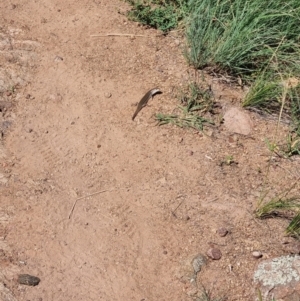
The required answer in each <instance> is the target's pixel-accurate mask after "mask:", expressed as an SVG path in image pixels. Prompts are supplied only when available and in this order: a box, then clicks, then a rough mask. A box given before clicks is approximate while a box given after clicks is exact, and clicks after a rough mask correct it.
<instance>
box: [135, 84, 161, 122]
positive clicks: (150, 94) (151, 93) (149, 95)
mask: <svg viewBox="0 0 300 301" xmlns="http://www.w3.org/2000/svg"><path fill="white" fill-rule="evenodd" d="M156 93H161V92H160V90H159V89H157V88H154V89H151V90H150V91H148V92H147V93H146V94H145V95H144V97H143V98H142V99H141V100H140V102H139V103H138V106H137V108H136V111H135V113H134V114H133V116H132V120H134V118H135V117H136V115H137V114H138V113H139V111H140V110H141V109H142V108H143V107H145V106H146V105H147V103H148V100H149V99H150V98H153V96H154V95H155V94H156Z"/></svg>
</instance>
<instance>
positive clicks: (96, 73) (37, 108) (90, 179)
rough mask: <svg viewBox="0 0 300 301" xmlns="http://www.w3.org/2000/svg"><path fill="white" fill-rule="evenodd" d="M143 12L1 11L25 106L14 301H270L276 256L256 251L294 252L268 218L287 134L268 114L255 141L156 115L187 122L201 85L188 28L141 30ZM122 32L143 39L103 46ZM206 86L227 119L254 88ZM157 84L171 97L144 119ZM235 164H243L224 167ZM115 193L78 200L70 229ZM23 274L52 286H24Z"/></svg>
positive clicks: (4, 55)
mask: <svg viewBox="0 0 300 301" xmlns="http://www.w3.org/2000/svg"><path fill="white" fill-rule="evenodd" d="M127 9H128V7H127V5H126V4H125V3H124V2H121V1H117V0H110V1H108V0H102V1H100V0H94V1H87V0H82V1H73V0H70V1H59V0H40V1H25V0H15V1H14V2H10V1H1V3H0V15H1V18H0V59H1V60H0V71H1V73H0V84H1V87H2V88H1V89H2V90H1V94H0V95H1V101H4V102H6V104H7V103H12V104H13V106H12V107H9V105H7V106H6V107H5V106H4V108H2V109H1V114H2V117H1V124H2V132H3V133H4V135H3V138H2V142H1V149H0V150H1V153H0V158H1V165H0V181H1V203H0V226H1V228H0V230H1V231H0V232H1V237H0V238H1V240H0V249H1V252H0V264H1V273H2V274H3V275H2V276H1V279H2V283H5V285H6V288H3V292H2V296H3V300H13V296H14V297H15V300H19V301H25V300H31V301H38V300H44V301H48V300H56V301H59V300H76V301H88V300H91V301H96V300H107V301H111V300H151V301H152V300H153V301H154V300H169V301H179V300H193V299H195V298H196V296H197V294H199V292H201V289H202V286H203V285H204V286H205V287H206V288H207V289H210V290H212V293H213V296H215V297H216V296H226V297H227V298H228V300H243V301H247V300H254V294H255V292H254V289H253V283H252V277H253V272H254V270H255V267H256V265H257V262H258V261H259V260H261V259H258V260H257V259H254V258H253V257H252V252H253V251H255V250H258V251H260V252H262V253H263V258H271V257H274V256H278V255H281V254H286V252H287V251H286V250H284V249H283V246H282V240H283V235H284V227H285V226H286V222H285V221H283V220H278V219H272V220H265V221H260V220H257V219H255V218H254V215H253V210H254V209H255V208H256V204H257V203H256V202H257V200H258V197H259V195H260V193H261V191H262V190H263V183H264V181H265V176H266V173H267V170H268V159H269V152H268V148H267V145H266V142H265V139H267V138H268V139H272V137H274V135H275V130H276V123H275V122H272V121H267V120H264V119H262V118H260V117H259V116H257V115H255V114H253V113H252V114H251V119H252V121H253V123H254V129H253V132H252V134H251V135H249V136H241V135H233V134H232V133H230V132H228V131H227V130H226V129H225V128H224V126H223V125H220V126H219V127H216V128H213V129H209V131H210V132H209V133H210V135H208V136H207V135H203V134H199V133H197V132H195V131H193V130H182V129H179V128H175V127H172V126H162V127H157V126H156V122H155V120H154V118H153V115H154V114H155V113H157V112H172V110H173V109H174V108H175V107H176V105H177V100H176V98H175V94H176V90H177V88H178V87H180V86H182V87H183V86H185V85H186V83H187V82H188V81H189V80H193V79H194V73H193V72H191V71H190V69H189V68H188V67H187V63H186V61H185V60H184V57H183V55H182V46H183V40H182V39H181V38H180V36H178V35H176V36H174V35H175V34H176V32H175V33H173V34H170V35H168V36H166V37H165V36H162V35H160V34H159V32H157V31H155V30H153V29H147V28H144V27H142V26H139V25H138V24H136V23H133V22H130V21H128V20H127V19H126V17H125V16H124V15H123V13H124V12H126V10H127ZM109 33H121V34H136V35H143V37H128V36H105V37H92V36H91V35H106V34H109ZM200 77H201V76H200ZM206 81H207V85H208V84H211V85H212V89H213V91H214V93H215V95H216V99H217V100H218V102H219V103H220V104H221V106H222V108H223V109H222V110H223V111H224V110H226V108H227V107H229V106H232V105H234V106H239V104H240V101H241V97H242V95H243V92H242V91H241V90H240V89H238V88H234V87H232V88H231V87H230V85H229V84H226V83H223V82H221V81H220V80H219V79H217V78H211V77H208V76H207V77H206ZM155 86H158V87H159V88H160V89H161V90H162V91H163V94H161V95H157V96H156V97H155V98H154V99H153V101H150V106H148V107H146V108H144V109H143V110H142V111H141V112H140V113H139V115H138V116H137V118H136V120H135V121H134V122H132V120H131V116H132V114H133V112H134V110H135V107H134V106H133V104H134V103H136V102H137V101H138V100H139V99H140V98H141V97H142V96H143V94H144V93H145V92H146V91H147V90H149V89H150V88H153V87H155ZM12 87H14V89H12ZM286 130H287V128H286V127H285V126H284V125H280V127H279V137H284V135H285V133H286ZM226 156H233V158H234V161H235V162H238V164H232V165H230V166H227V165H226V164H225V165H224V164H223V165H222V164H220V163H221V162H222V161H224V160H225V158H226ZM298 166H299V159H297V158H295V159H292V160H285V159H282V158H278V157H276V158H273V159H272V162H271V165H270V171H269V175H268V181H266V186H265V187H266V188H267V189H269V190H270V196H274V195H276V194H278V193H280V192H282V191H284V190H285V189H287V188H289V187H290V185H291V184H292V183H294V182H295V181H296V179H297V178H299V176H300V174H299V168H298ZM103 190H106V191H105V192H102V193H99V194H95V195H94V196H90V197H86V198H82V199H80V200H78V201H77V203H76V206H75V208H74V211H73V214H72V216H71V218H69V214H70V211H71V208H72V206H73V204H74V201H75V200H76V199H77V198H79V197H84V196H88V195H90V194H93V193H96V192H100V191H103ZM220 227H225V228H227V229H228V230H229V234H228V235H227V236H225V237H220V236H219V235H218V234H217V233H216V230H217V229H218V228H220ZM212 245H213V246H215V247H217V248H219V249H220V250H221V252H222V258H221V259H220V260H215V261H213V260H208V262H207V265H206V266H205V267H204V268H203V269H202V271H201V272H199V274H198V276H197V279H196V282H193V281H190V279H191V266H190V259H191V258H193V256H195V255H197V254H198V253H202V254H205V253H206V252H207V250H208V249H209V248H210V247H211V246H212ZM19 273H28V274H31V275H35V276H38V277H39V278H40V279H41V282H40V284H39V285H38V286H35V287H27V286H23V285H18V284H17V282H16V278H17V275H18V274H19ZM1 279H0V280H1ZM9 291H10V292H11V294H12V295H11V297H9V296H10V295H9V294H10V293H9ZM4 298H6V299H4ZM8 298H11V299H8Z"/></svg>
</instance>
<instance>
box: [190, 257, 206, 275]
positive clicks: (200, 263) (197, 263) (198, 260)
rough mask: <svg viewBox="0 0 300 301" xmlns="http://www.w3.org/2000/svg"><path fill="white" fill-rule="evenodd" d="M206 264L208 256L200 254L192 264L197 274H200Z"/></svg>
mask: <svg viewBox="0 0 300 301" xmlns="http://www.w3.org/2000/svg"><path fill="white" fill-rule="evenodd" d="M205 264H206V258H205V257H204V256H203V255H201V254H198V255H197V256H195V257H194V259H193V261H192V266H193V269H194V271H195V274H198V273H199V272H200V271H201V268H202V266H204V265H205Z"/></svg>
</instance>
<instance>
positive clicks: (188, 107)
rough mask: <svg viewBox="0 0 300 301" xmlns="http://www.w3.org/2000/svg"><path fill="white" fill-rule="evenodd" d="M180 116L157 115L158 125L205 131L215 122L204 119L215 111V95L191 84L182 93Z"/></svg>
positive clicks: (208, 90) (180, 97)
mask: <svg viewBox="0 0 300 301" xmlns="http://www.w3.org/2000/svg"><path fill="white" fill-rule="evenodd" d="M179 99H180V105H179V106H178V108H179V111H180V114H170V115H169V114H162V113H158V114H156V120H157V121H158V125H164V124H173V125H176V126H179V127H181V128H193V129H196V130H198V131H203V129H204V126H205V125H213V124H214V122H213V121H212V120H209V119H208V118H206V117H204V115H205V114H206V113H208V112H211V111H212V109H213V104H214V103H213V95H212V93H211V90H210V88H209V89H206V90H204V89H201V88H200V87H199V86H198V85H197V84H196V83H191V84H190V85H189V87H188V89H187V91H181V92H180V96H179Z"/></svg>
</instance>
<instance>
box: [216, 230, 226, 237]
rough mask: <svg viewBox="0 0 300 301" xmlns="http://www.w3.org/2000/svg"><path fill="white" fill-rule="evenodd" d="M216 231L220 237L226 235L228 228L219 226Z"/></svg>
mask: <svg viewBox="0 0 300 301" xmlns="http://www.w3.org/2000/svg"><path fill="white" fill-rule="evenodd" d="M217 233H218V234H219V235H220V236H221V237H224V236H226V235H227V234H228V230H227V229H225V228H219V229H218V230H217Z"/></svg>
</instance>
